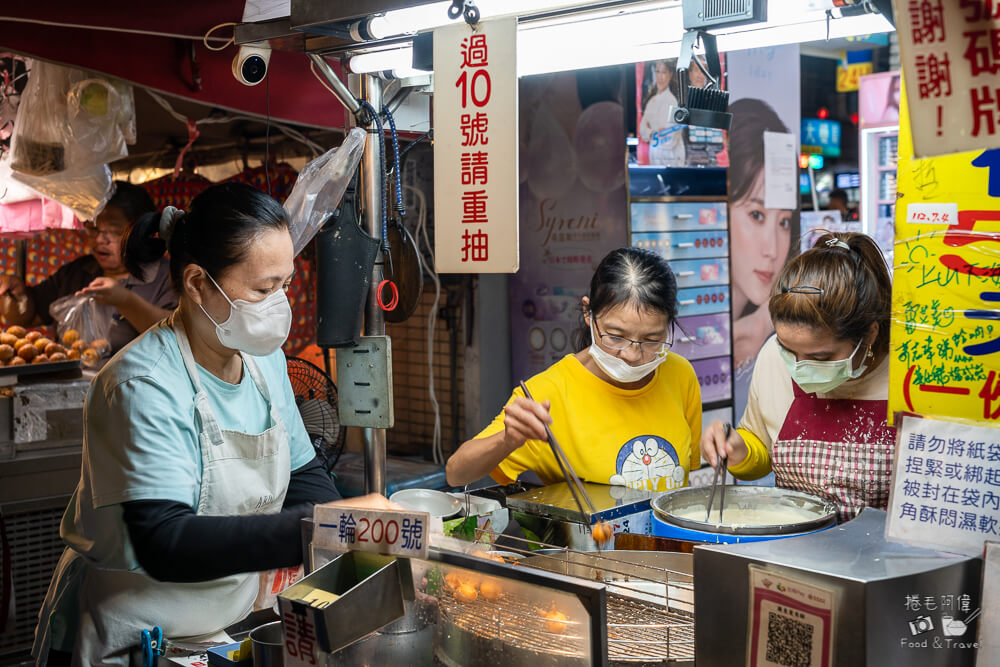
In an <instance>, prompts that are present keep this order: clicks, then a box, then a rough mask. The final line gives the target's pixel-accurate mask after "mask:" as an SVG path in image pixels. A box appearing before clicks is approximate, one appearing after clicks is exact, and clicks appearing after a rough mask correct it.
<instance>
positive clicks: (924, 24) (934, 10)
mask: <svg viewBox="0 0 1000 667" xmlns="http://www.w3.org/2000/svg"><path fill="white" fill-rule="evenodd" d="M965 1H966V0H963V2H965ZM941 2H942V0H937V1H936V2H934V1H933V0H910V5H909V13H910V25H911V31H910V34H911V36H912V38H913V43H914V44H929V43H932V42H943V41H944V7H943V6H942V4H941Z"/></svg>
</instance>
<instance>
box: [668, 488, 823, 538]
mask: <svg viewBox="0 0 1000 667" xmlns="http://www.w3.org/2000/svg"><path fill="white" fill-rule="evenodd" d="M711 495H712V487H710V486H701V487H695V488H684V489H677V490H675V491H668V492H666V493H664V494H662V495H659V496H657V497H655V498H653V500H652V501H651V503H650V504H651V506H652V508H653V516H654V517H655V518H656V519H659V520H660V521H662V522H664V523H666V524H670V525H673V526H676V527H678V528H682V529H687V530H692V531H698V532H704V533H715V534H727V535H748V536H749V535H775V536H777V535H789V534H801V533H808V532H812V531H815V530H822V529H824V528H828V527H830V526H833V525H835V524H836V523H837V511H836V508H835V507H834V506H833V504H832V503H830V502H827V501H826V500H824V499H822V498H818V497H816V496H813V495H810V494H808V493H801V492H799V491H791V490H789V489H779V488H776V487H768V486H727V487H726V506H725V509H724V510H723V513H722V515H721V516H720V515H719V494H718V493H717V494H716V497H715V504H714V505H713V506H712V512H711V514H710V515H709V516H708V518H707V519H706V516H705V515H706V511H707V509H708V501H709V498H710V497H711Z"/></svg>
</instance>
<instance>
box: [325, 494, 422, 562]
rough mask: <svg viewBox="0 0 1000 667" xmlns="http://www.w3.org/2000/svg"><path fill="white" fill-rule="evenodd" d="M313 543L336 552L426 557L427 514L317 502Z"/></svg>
mask: <svg viewBox="0 0 1000 667" xmlns="http://www.w3.org/2000/svg"><path fill="white" fill-rule="evenodd" d="M313 521H314V523H315V529H314V533H313V544H314V545H316V546H319V547H323V548H327V549H335V550H338V551H369V552H373V553H378V554H383V555H386V556H403V557H405V558H426V557H427V547H428V543H429V537H430V536H429V532H430V531H429V523H430V515H429V514H428V513H427V512H395V511H385V510H369V509H352V508H349V507H338V506H322V505H317V506H316V507H315V509H314V511H313Z"/></svg>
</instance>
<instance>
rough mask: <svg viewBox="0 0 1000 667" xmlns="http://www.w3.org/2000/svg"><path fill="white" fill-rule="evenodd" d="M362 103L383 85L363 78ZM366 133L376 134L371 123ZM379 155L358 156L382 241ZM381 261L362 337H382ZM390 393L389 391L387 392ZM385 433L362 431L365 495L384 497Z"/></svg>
mask: <svg viewBox="0 0 1000 667" xmlns="http://www.w3.org/2000/svg"><path fill="white" fill-rule="evenodd" d="M360 97H361V99H362V100H365V101H366V102H368V103H369V104H371V105H372V106H373V107H374V108H375V110H376V111H381V109H382V81H381V80H380V79H378V78H377V77H374V76H371V75H370V74H365V75H363V76H362V77H361V95H360ZM369 132H378V127H377V126H376V125H375V122H374V120H373V121H372V123H371V126H370V127H369ZM382 182H383V175H382V153H381V150H380V149H379V142H378V137H377V136H373V135H369V137H368V141H367V142H365V152H364V154H363V155H362V156H361V194H362V201H363V202H364V206H365V230H366V231H367V232H368V233H369V234H370V235H371V236H373V237H374V238H377V239H381V238H382V196H383V193H382ZM382 267H383V265H382V258H381V255H380V257H379V261H377V262H376V263H375V268H374V269H373V270H372V279H371V286H370V287H369V291H368V305H367V307H366V309H365V335H366V336H384V335H385V319H384V318H383V316H382V309H381V308H380V307H379V305H378V285H379V283H380V282H382V276H383V271H382ZM389 391H392V387H390V388H389ZM385 488H386V486H385V429H380V428H379V429H375V428H366V429H365V491H366V492H367V493H381V494H382V495H385Z"/></svg>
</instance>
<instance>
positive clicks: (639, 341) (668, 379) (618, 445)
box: [447, 248, 701, 491]
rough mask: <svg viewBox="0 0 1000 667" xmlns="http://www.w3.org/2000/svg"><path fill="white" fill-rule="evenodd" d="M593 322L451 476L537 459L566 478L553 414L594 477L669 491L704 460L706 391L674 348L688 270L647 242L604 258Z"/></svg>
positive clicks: (549, 478) (467, 447)
mask: <svg viewBox="0 0 1000 667" xmlns="http://www.w3.org/2000/svg"><path fill="white" fill-rule="evenodd" d="M581 306H582V310H583V327H582V328H581V332H580V333H581V334H582V335H581V336H578V338H579V340H578V341H577V349H578V350H579V351H578V352H576V353H575V354H568V355H566V356H565V357H563V358H562V359H561V360H559V361H558V362H556V363H555V364H553V365H552V366H550V367H549V368H548V369H546V370H545V371H543V372H542V373H540V374H538V375H536V376H535V377H533V378H531V379H529V380H528V381H527V385H528V389H529V391H530V392H531V394H532V396H533V397H534V398H535V401H538V402H535V401H530V400H528V399H526V398H525V397H524V394H523V392H522V391H521V390H520V389H515V390H514V392H513V394H512V395H511V398H510V400H509V401H508V403H507V405H506V407H505V408H504V409H503V411H502V412H501V413H500V414H499V415H498V416H497V417H496V418H495V419H494V420H493V423H491V424H490V425H489V426H487V427H486V428H485V429H484V430H483V431H482V432H481V433H480V434H479V435H477V436H476V437H475V438H473V439H472V440H469V441H468V442H466V443H464V444H463V445H462V446H461V447H460V448H459V449H458V451H456V452H455V454H454V455H453V456H452V457H451V458H450V459H449V460H448V466H447V473H448V482H449V483H450V484H454V485H462V484H467V483H469V482H472V481H475V480H478V479H480V478H482V477H484V476H486V475H491V476H492V477H493V479H494V480H496V481H497V482H499V483H501V484H509V483H511V482H512V481H513V480H515V479H517V477H518V475H520V474H521V473H522V472H524V471H526V470H532V471H534V472H535V473H537V474H538V476H539V477H540V478H541V479H542V481H543V482H545V483H553V482H557V481H560V480H561V479H562V474H561V472H560V470H559V466H558V464H557V463H556V461H555V459H554V458H553V456H552V453H551V451H550V450H549V447H548V445H547V444H546V440H545V424H550V425H551V428H552V431H553V433H554V434H555V436H556V439H558V441H559V444H560V445H561V446H562V448H563V449H564V450H565V452H566V455H567V457H568V458H569V459H570V462H571V463H572V464H573V467H574V468H575V469H576V471H577V473H578V474H579V475H580V477H581V478H582V479H584V480H587V481H591V482H597V483H600V484H612V485H619V486H628V487H631V488H635V489H648V490H653V491H666V490H669V489H675V488H680V487H681V486H684V485H686V484H687V473H688V471H689V470H691V468H692V467H697V465H698V463H699V456H700V454H699V451H698V436H699V435H700V434H701V391H700V387H699V385H698V380H697V377H696V376H695V373H694V369H693V368H692V367H691V364H690V363H688V362H687V360H685V359H683V358H682V357H679V356H678V355H676V354H673V353H671V352H670V345H671V343H672V342H673V329H674V322H675V320H676V318H677V281H676V280H675V278H674V275H673V273H672V272H671V270H670V267H669V266H668V265H667V263H666V261H665V260H663V259H662V258H661V257H659V256H658V255H655V254H653V253H651V252H648V251H645V250H639V249H637V248H621V249H619V250H615V251H613V252H611V253H610V254H609V255H608V256H607V257H605V258H604V259H603V260H602V261H601V263H600V265H599V266H598V267H597V271H596V272H595V273H594V277H593V279H592V280H591V283H590V295H589V296H585V297H583V299H582V300H581Z"/></svg>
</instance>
